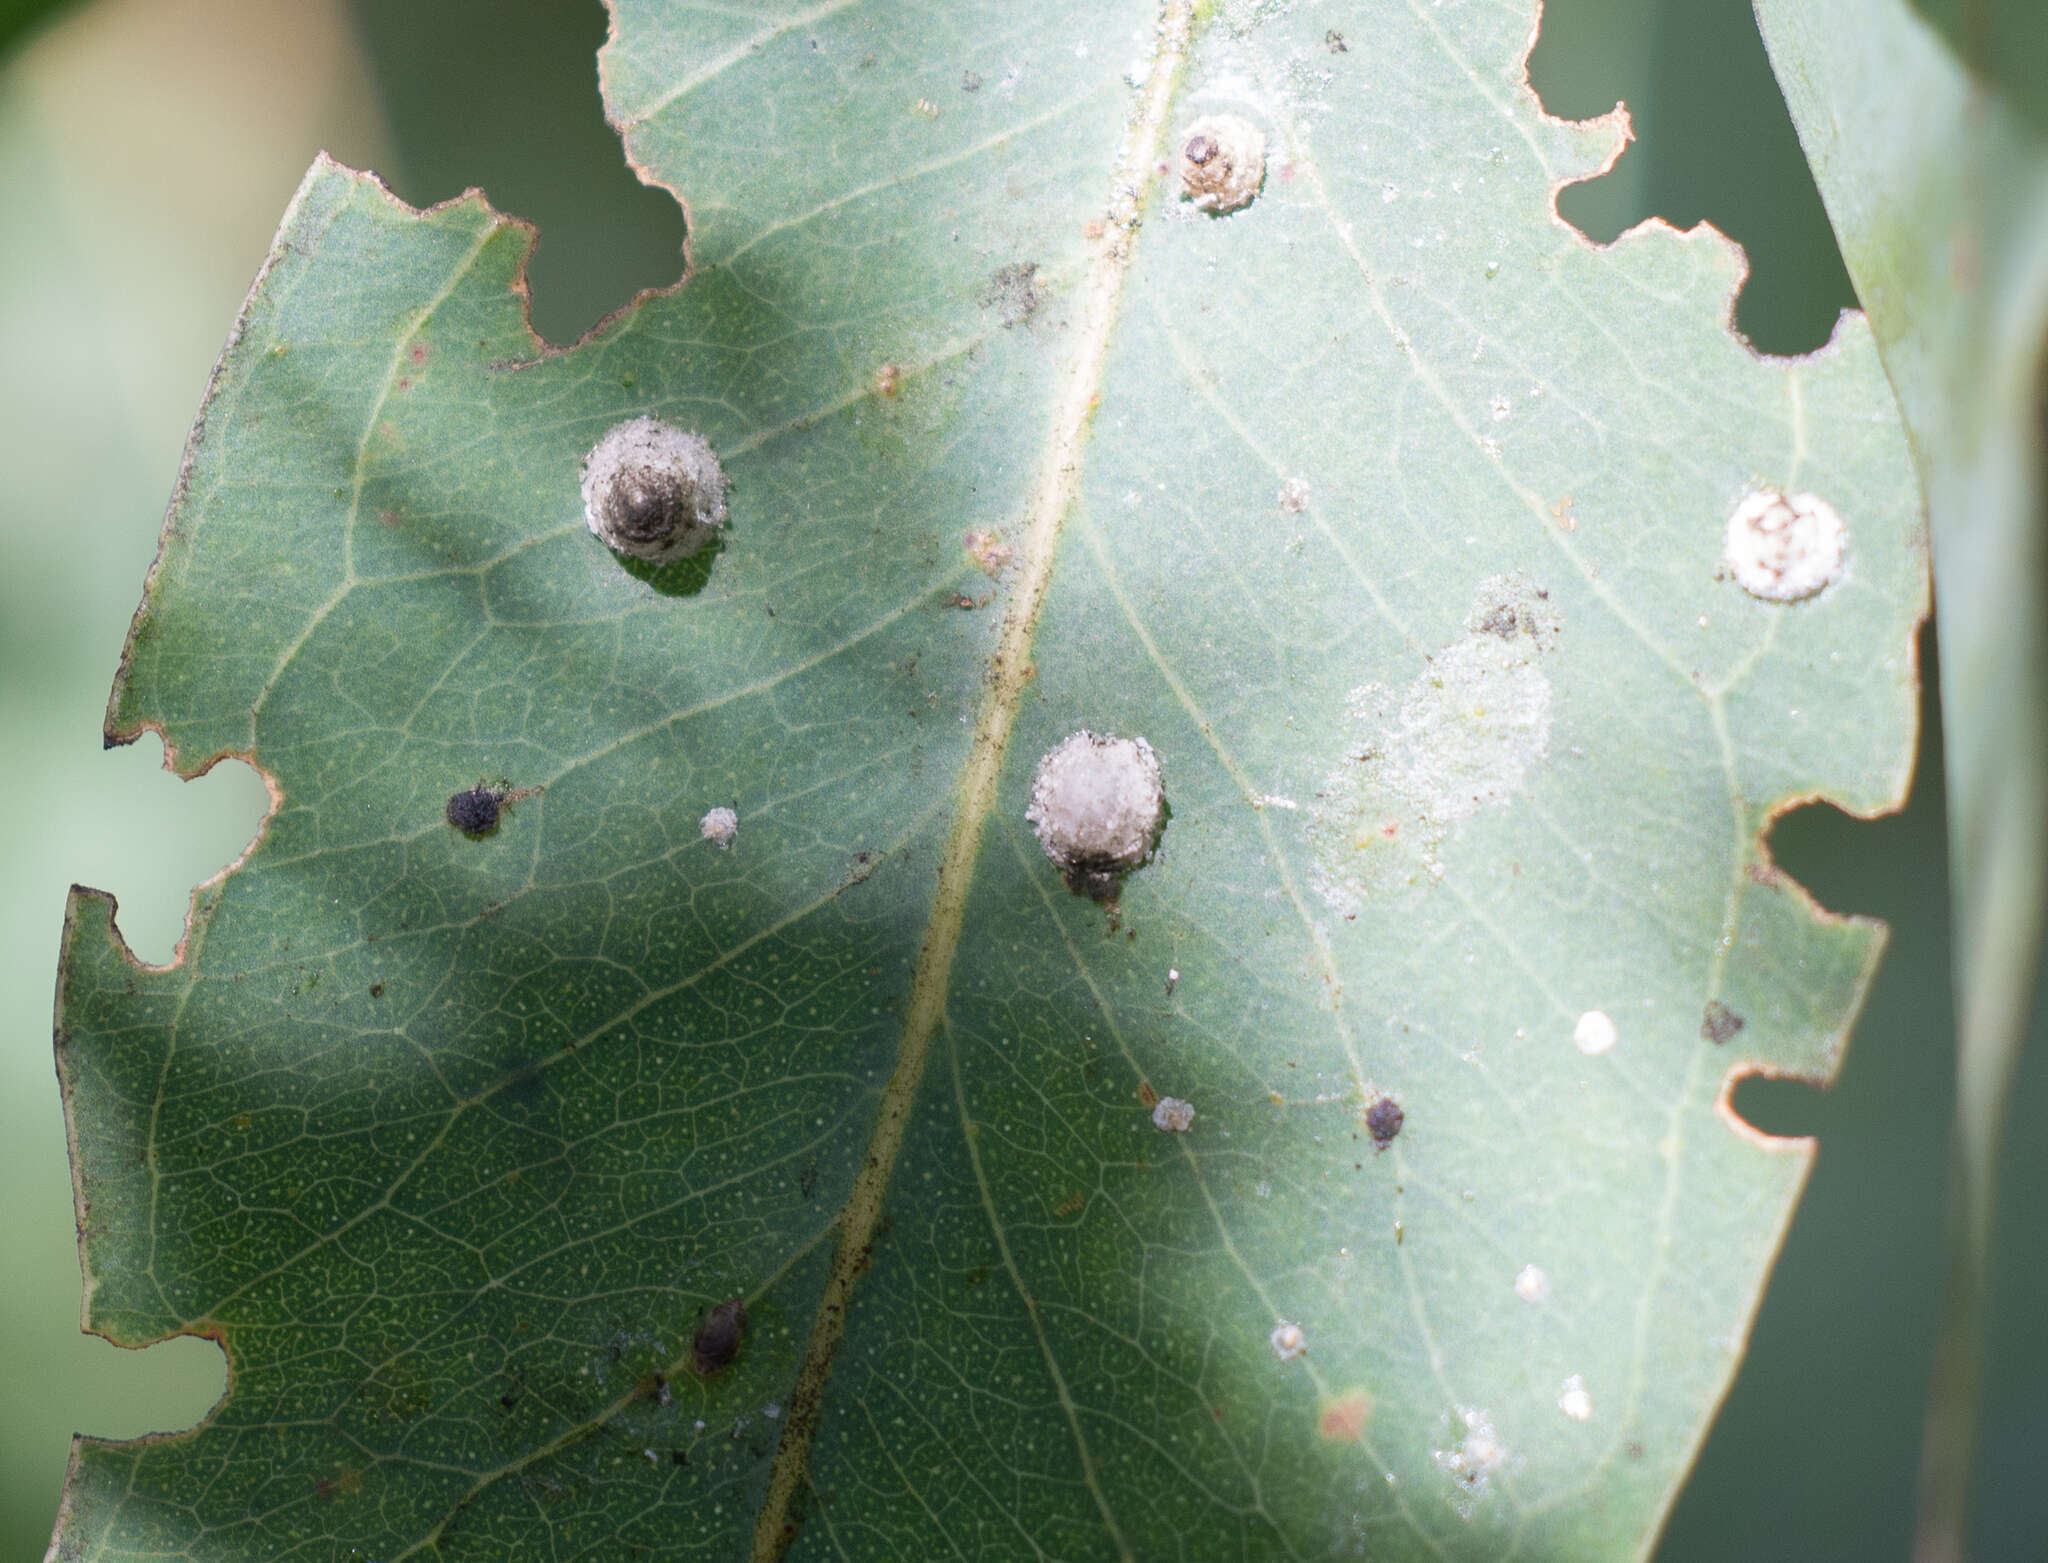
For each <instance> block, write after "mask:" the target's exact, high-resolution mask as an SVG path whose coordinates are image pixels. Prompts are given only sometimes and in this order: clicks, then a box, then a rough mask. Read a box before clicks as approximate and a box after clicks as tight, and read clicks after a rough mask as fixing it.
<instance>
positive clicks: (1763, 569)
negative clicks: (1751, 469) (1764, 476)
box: [1723, 488, 1849, 602]
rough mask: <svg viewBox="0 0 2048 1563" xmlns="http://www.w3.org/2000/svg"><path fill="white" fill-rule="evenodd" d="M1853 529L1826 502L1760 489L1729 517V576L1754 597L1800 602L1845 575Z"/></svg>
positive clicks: (1816, 496)
mask: <svg viewBox="0 0 2048 1563" xmlns="http://www.w3.org/2000/svg"><path fill="white" fill-rule="evenodd" d="M1848 541H1849V529H1848V528H1847V527H1846V526H1844V525H1843V524H1842V518H1841V516H1840V515H1838V514H1837V513H1836V512H1835V508H1834V507H1833V506H1832V505H1830V504H1829V503H1828V502H1827V501H1826V500H1824V499H1821V498H1820V497H1819V496H1818V495H1814V494H1792V495H1789V496H1788V495H1785V494H1781V493H1779V492H1778V491H1777V490H1776V489H1769V488H1766V489H1759V490H1758V491H1757V492H1756V493H1754V494H1751V495H1749V496H1748V497H1746V498H1745V499H1744V500H1743V501H1742V503H1741V504H1739V505H1737V506H1736V507H1735V514H1733V515H1732V516H1730V517H1729V518H1728V537H1727V541H1726V544H1725V546H1724V550H1723V557H1724V558H1725V559H1726V561H1727V564H1728V573H1729V574H1731V575H1733V576H1734V577H1735V582H1736V584H1737V585H1738V586H1740V587H1741V588H1742V589H1743V590H1744V591H1746V592H1748V593H1749V594H1750V595H1751V596H1752V597H1761V598H1763V599H1764V600H1765V601H1767V602H1797V601H1798V600H1799V599H1800V598H1802V597H1811V596H1812V595H1813V594H1814V593H1815V592H1817V591H1819V590H1820V589H1821V588H1822V587H1824V586H1828V585H1830V584H1832V583H1833V582H1834V581H1835V580H1836V579H1837V578H1838V577H1839V576H1840V575H1841V573H1842V556H1843V554H1844V552H1845V551H1846V550H1847V548H1848Z"/></svg>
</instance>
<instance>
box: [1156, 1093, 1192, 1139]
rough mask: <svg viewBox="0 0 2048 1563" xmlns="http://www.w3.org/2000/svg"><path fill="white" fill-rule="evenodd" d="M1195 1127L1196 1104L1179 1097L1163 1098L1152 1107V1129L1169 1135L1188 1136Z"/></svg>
mask: <svg viewBox="0 0 2048 1563" xmlns="http://www.w3.org/2000/svg"><path fill="white" fill-rule="evenodd" d="M1194 1126H1195V1104H1194V1103H1193V1102H1184V1101H1182V1100H1181V1099H1180V1098H1179V1097H1177V1096H1162V1097H1160V1098H1159V1100H1158V1101H1157V1102H1155V1103H1154V1104H1153V1106H1152V1127H1153V1128H1155V1129H1164V1130H1165V1131H1166V1132H1167V1133H1168V1134H1186V1133H1187V1132H1188V1130H1190V1129H1192V1128H1193V1127H1194Z"/></svg>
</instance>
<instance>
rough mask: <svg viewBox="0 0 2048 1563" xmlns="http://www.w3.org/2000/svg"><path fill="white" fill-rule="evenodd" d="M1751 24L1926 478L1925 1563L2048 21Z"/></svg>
mask: <svg viewBox="0 0 2048 1563" xmlns="http://www.w3.org/2000/svg"><path fill="white" fill-rule="evenodd" d="M1970 9H1971V10H1972V12H1973V14H1972V15H1971V16H1970V19H1969V23H1968V25H1965V23H1964V18H1963V15H1962V8H1958V7H1955V6H1951V5H1943V4H1933V5H1928V6H1924V7H1916V6H1909V5H1907V4H1904V3H1902V0H1879V3H1878V4H1876V5H1868V4H1862V3H1858V4H1855V5H1846V4H1840V3H1836V0H1823V3H1822V4H1819V5H1800V6H1787V5H1783V4H1780V3H1778V0H1758V5H1757V14H1758V17H1759V20H1760V22H1761V23H1762V26H1763V30H1764V39H1765V42H1766V44H1767V46H1768V47H1769V49H1770V51H1771V57H1772V62H1773V65H1774V68H1775V69H1776V70H1777V72H1778V76H1779V80H1780V81H1781V83H1782V84H1783V85H1784V88H1785V97H1786V101H1787V103H1788V104H1789V105H1790V107H1791V109H1792V116H1793V121H1794V123H1795V124H1796V125H1797V126H1798V129H1799V134H1800V140H1801V142H1802V144H1803V145H1804V146H1805V148H1806V152H1807V157H1808V160H1809V161H1810V162H1811V163H1812V165H1813V169H1814V176H1815V178H1816V180H1817V182H1818V183H1819V186H1820V190H1821V195H1822V197H1823V198H1824V199H1825V201H1826V202H1827V206H1828V215H1829V218H1830V220H1831V221H1832V222H1833V223H1834V225H1835V229H1836V232H1837V234H1838V235H1839V236H1840V239H1841V244H1842V254H1843V258H1844V259H1845V260H1846V261H1847V262H1848V265H1849V270H1850V273H1851V275H1852V276H1854V277H1855V279H1856V285H1857V290H1858V292H1859V293H1860V294H1861V296H1862V297H1863V299H1864V300H1865V302H1866V304H1867V305H1868V307H1869V309H1870V313H1871V320H1872V323H1873V326H1874V329H1875V332H1876V336H1877V341H1878V345H1879V348H1880V350H1881V352H1882V354H1883V357H1884V361H1885V368H1886V370H1887V371H1888V372H1889V374H1890V376H1891V378H1892V382H1893V384H1894V385H1895V386H1896V387H1897V390H1898V396H1899V404H1900V407H1901V410H1902V411H1903V413H1904V415H1905V419H1906V426H1907V428H1908V430H1909V431H1910V433H1911V436H1912V440H1913V446H1914V450H1915V453H1916V455H1917V457H1918V461H1919V468H1920V476H1921V481H1922V482H1923V484H1924V485H1925V491H1926V496H1927V507H1928V514H1929V520H1930V524H1931V530H1932V534H1933V544H1934V559H1935V567H1936V568H1935V583H1936V595H1937V599H1938V602H1939V605H1940V613H1941V621H1940V622H1941V682H1942V706H1943V710H1944V713H1945V715H1944V718H1943V728H1944V743H1945V748H1946V762H1947V767H1948V775H1949V778H1950V782H1949V835H1950V839H1951V841H1952V842H1953V844H1954V845H1953V854H1952V856H1953V865H1954V866H1953V868H1952V870H1951V872H1952V878H1953V883H1954V900H1955V911H1956V925H1957V936H1956V944H1957V953H1956V989H1957V1024H1956V1049H1957V1061H1956V1082H1957V1093H1956V1139H1955V1150H1954V1158H1953V1164H1952V1165H1953V1175H1952V1179H1951V1228H1952V1230H1951V1233H1950V1247H1951V1257H1950V1275H1949V1286H1948V1297H1947V1303H1946V1306H1947V1314H1948V1317H1947V1320H1946V1321H1945V1326H1944V1339H1943V1342H1942V1345H1941V1349H1940V1357H1939V1364H1938V1368H1937V1372H1936V1374H1935V1378H1934V1385H1933V1389H1932V1394H1931V1397H1930V1402H1929V1407H1928V1422H1927V1428H1928V1447H1927V1453H1926V1462H1925V1465H1924V1467H1923V1471H1922V1487H1923V1491H1922V1516H1921V1536H1920V1544H1919V1555H1920V1556H1921V1557H1922V1558H1924V1559H1952V1558H1960V1557H1962V1556H1963V1555H1964V1554H1965V1551H1966V1546H1965V1542H1966V1536H1967V1531H1968V1524H1969V1509H1968V1500H1969V1485H1970V1476H1971V1468H1972V1465H1973V1461H1974V1449H1975V1423H1976V1417H1977V1390H1978V1379H1979V1375H1980V1372H1981V1360H1980V1359H1981V1355H1982V1351H1983V1328H1984V1321H1983V1307H1984V1303H1983V1292H1984V1289H1985V1286H1986V1271H1987V1267H1988V1264H1989V1251H1990V1241H1991V1229H1992V1218H1993V1213H1994V1209H1995V1201H1996V1192H1997V1189H1996V1182H1997V1179H1996V1172H1997V1166H1998V1157H1999V1143H2000V1139H2001V1136H2002V1134H2003V1130H2004V1118H2005V1110H2006V1102H2007V1099H2008V1097H2009V1096H2010V1094H2011V1089H2012V1082H2013V1077H2014V1072H2015V1070H2016V1068H2017V1066H2018V1058H2019V1051H2020V1046H2021V1043H2022V1041H2023V1039H2024V1038H2025V1035H2026V1030H2027V1023H2028V1018H2029V1016H2030V1014H2031V1012H2032V1009H2033V1005H2034V1003H2035V988H2036V984H2037V981H2038V972H2039V966H2040V958H2041V941H2042V936H2043V932H2044V926H2048V620H2044V613H2043V609H2044V605H2048V603H2044V599H2048V530H2044V526H2043V506H2044V494H2043V484H2042V416H2043V413H2042V408H2043V394H2044V393H2043V385H2044V381H2043V377H2042V352H2043V348H2044V344H2048V122H2044V119H2043V103H2044V98H2043V94H2042V93H2041V92H2040V90H2039V84H2040V81H2041V75H2040V65H2041V63H2042V61H2043V53H2044V49H2048V31H2044V21H2048V13H2043V12H2042V11H2041V10H2040V9H2039V8H2038V7H2035V6H2030V5H2023V4H2003V3H1998V4H1986V5H1982V6H1978V7H1974V8H1970Z"/></svg>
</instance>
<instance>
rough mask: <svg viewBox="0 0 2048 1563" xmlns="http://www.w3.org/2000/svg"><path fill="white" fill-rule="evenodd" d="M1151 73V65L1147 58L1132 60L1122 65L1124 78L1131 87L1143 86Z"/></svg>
mask: <svg viewBox="0 0 2048 1563" xmlns="http://www.w3.org/2000/svg"><path fill="white" fill-rule="evenodd" d="M1151 74H1152V65H1151V62H1150V61H1148V60H1133V61H1131V63H1130V64H1128V65H1126V66H1125V67H1124V80H1125V81H1127V82H1129V83H1130V84H1131V85H1132V86H1133V87H1142V86H1144V85H1145V82H1146V80H1147V79H1148V78H1149V77H1150V76H1151Z"/></svg>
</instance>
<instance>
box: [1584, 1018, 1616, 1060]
mask: <svg viewBox="0 0 2048 1563" xmlns="http://www.w3.org/2000/svg"><path fill="white" fill-rule="evenodd" d="M1620 1040H1621V1033H1620V1032H1619V1031H1617V1030H1616V1029H1615V1027H1614V1021H1613V1019H1612V1017H1610V1016H1609V1015H1608V1013H1607V1011H1606V1010H1604V1009H1589V1010H1587V1011H1586V1013H1585V1014H1583V1015H1581V1016H1580V1017H1579V1023H1578V1024H1577V1025H1575V1026H1573V1027H1572V1041H1573V1042H1574V1043H1575V1044H1576V1045H1577V1047H1578V1049H1579V1051H1580V1052H1581V1053H1584V1054H1585V1055H1586V1056H1587V1057H1589V1058H1591V1057H1593V1056H1595V1055H1597V1054H1600V1053H1604V1052H1606V1051H1607V1050H1608V1049H1609V1048H1610V1047H1612V1046H1614V1044H1615V1043H1617V1042H1619V1041H1620Z"/></svg>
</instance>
